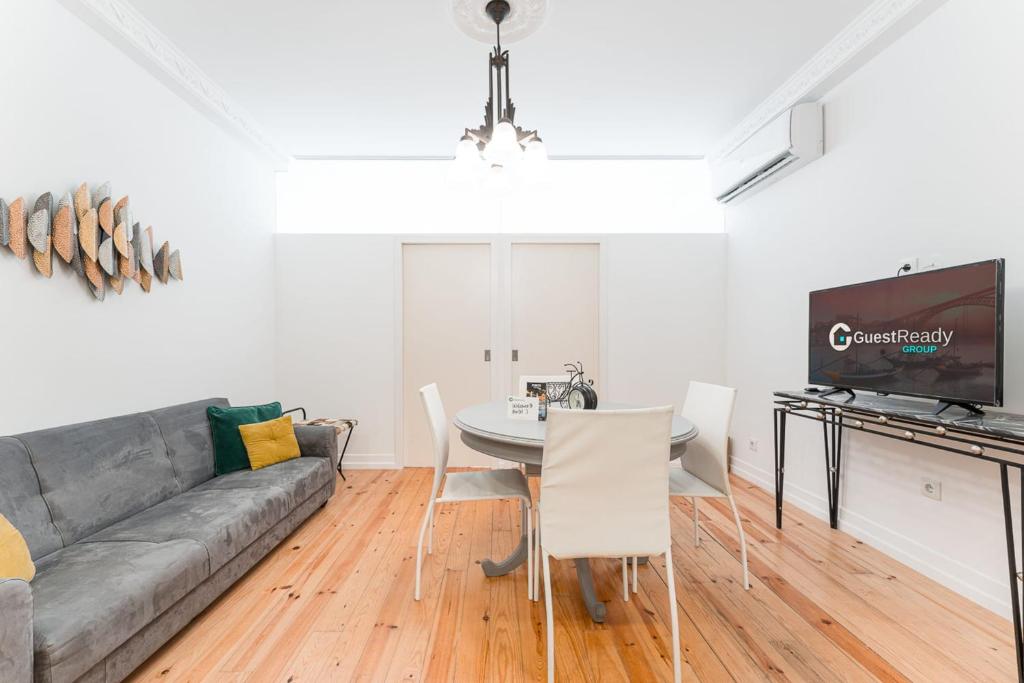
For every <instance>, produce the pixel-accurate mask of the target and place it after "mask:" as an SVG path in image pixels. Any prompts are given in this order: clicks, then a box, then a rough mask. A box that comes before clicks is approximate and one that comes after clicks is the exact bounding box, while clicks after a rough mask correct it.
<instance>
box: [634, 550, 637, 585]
mask: <svg viewBox="0 0 1024 683" xmlns="http://www.w3.org/2000/svg"><path fill="white" fill-rule="evenodd" d="M636 565H637V561H636V555H634V556H633V592H634V593H636V590H637V583H636Z"/></svg>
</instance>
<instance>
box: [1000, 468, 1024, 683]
mask: <svg viewBox="0 0 1024 683" xmlns="http://www.w3.org/2000/svg"><path fill="white" fill-rule="evenodd" d="M1018 469H1019V470H1020V473H1021V484H1024V469H1020V468H1018ZM999 479H1000V483H1001V485H1002V489H1003V521H1004V523H1005V525H1006V562H1007V566H1008V568H1009V570H1010V599H1011V600H1012V601H1013V644H1014V649H1015V654H1016V657H1017V680H1018V681H1024V639H1022V637H1024V634H1022V633H1021V623H1020V621H1021V617H1020V589H1019V587H1018V586H1017V581H1018V580H1019V579H1018V575H1017V552H1016V548H1015V544H1014V540H1013V512H1012V510H1011V508H1010V482H1009V476H1008V473H1007V467H1006V464H1005V463H1000V464H999ZM1021 495H1022V497H1024V493H1022V494H1021Z"/></svg>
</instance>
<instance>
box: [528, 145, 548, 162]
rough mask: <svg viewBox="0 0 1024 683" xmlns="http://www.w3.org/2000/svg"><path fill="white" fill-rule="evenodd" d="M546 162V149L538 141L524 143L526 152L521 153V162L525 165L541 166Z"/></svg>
mask: <svg viewBox="0 0 1024 683" xmlns="http://www.w3.org/2000/svg"><path fill="white" fill-rule="evenodd" d="M547 160H548V148H547V147H545V146H544V143H543V142H541V141H540V140H531V141H530V142H527V143H526V150H525V151H524V152H523V161H524V162H526V163H527V164H530V165H534V164H543V163H545V162H546V161H547Z"/></svg>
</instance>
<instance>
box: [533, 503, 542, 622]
mask: <svg viewBox="0 0 1024 683" xmlns="http://www.w3.org/2000/svg"><path fill="white" fill-rule="evenodd" d="M536 512H537V524H536V525H535V526H534V532H533V534H534V536H533V557H534V558H535V561H536V562H538V563H539V562H540V554H541V550H540V505H537V511H536ZM540 574H541V571H540V567H537V570H536V571H535V572H533V600H534V602H536V601H538V600H540Z"/></svg>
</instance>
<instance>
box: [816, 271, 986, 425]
mask: <svg viewBox="0 0 1024 683" xmlns="http://www.w3.org/2000/svg"><path fill="white" fill-rule="evenodd" d="M1003 266H1004V261H1003V259H997V260H993V261H982V262H980V263H971V264H967V265H963V266H956V267H953V268H941V269H938V270H930V271H926V272H923V273H917V274H914V275H905V276H903V277H891V278H886V279H884V280H876V281H874V282H864V283H861V284H856V285H849V286H846V287H835V288H833V289H823V290H820V291H817V292H811V294H810V353H809V361H810V362H809V373H808V376H809V381H810V383H811V384H818V385H824V386H831V387H842V388H847V389H866V390H870V391H877V392H881V393H892V394H904V395H908V396H920V397H925V398H934V399H938V400H941V401H948V402H961V403H974V404H981V405H993V406H998V405H1002V402H1003Z"/></svg>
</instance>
